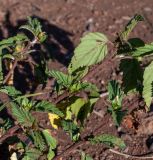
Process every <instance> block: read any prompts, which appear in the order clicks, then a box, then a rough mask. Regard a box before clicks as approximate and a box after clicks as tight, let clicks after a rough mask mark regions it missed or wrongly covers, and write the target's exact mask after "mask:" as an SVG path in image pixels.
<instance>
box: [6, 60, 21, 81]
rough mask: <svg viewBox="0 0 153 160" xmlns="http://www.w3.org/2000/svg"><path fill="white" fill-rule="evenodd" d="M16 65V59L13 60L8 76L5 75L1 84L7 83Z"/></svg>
mask: <svg viewBox="0 0 153 160" xmlns="http://www.w3.org/2000/svg"><path fill="white" fill-rule="evenodd" d="M17 63H18V61H17V59H15V61H14V64H13V66H12V68H11V70H10V71H9V72H8V74H7V75H6V77H5V79H4V81H3V84H5V83H7V82H8V80H9V78H10V76H11V75H12V74H13V72H14V69H15V68H16V66H17Z"/></svg>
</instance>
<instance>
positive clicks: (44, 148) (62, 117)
mask: <svg viewBox="0 0 153 160" xmlns="http://www.w3.org/2000/svg"><path fill="white" fill-rule="evenodd" d="M143 20H144V18H143V17H142V16H141V15H135V16H134V17H133V18H132V19H131V20H130V21H129V23H128V24H127V25H126V26H125V28H124V29H123V30H122V31H121V32H119V33H118V35H117V37H116V39H115V41H114V42H111V41H110V40H108V38H107V37H106V36H105V35H104V34H102V33H99V32H95V33H88V34H86V35H85V36H84V37H83V38H81V43H80V44H79V45H78V46H77V47H76V49H75V50H74V56H73V57H72V59H71V62H70V64H69V66H68V69H67V71H66V72H65V73H63V72H61V71H57V70H50V69H48V68H47V66H46V62H45V61H44V59H43V58H42V59H41V60H42V62H41V64H34V63H32V64H33V65H34V68H35V73H37V74H38V73H40V72H38V70H39V67H40V66H41V67H42V69H43V71H44V76H45V78H42V77H41V76H40V75H38V77H39V78H40V79H41V82H42V83H45V81H46V78H54V79H55V82H56V83H55V85H54V93H55V94H56V98H55V100H54V101H52V102H49V101H46V100H43V101H38V100H32V99H30V97H33V96H36V95H41V94H44V93H33V94H28V95H22V93H21V92H20V91H17V90H16V89H15V88H14V87H13V86H11V85H12V84H13V83H12V76H13V75H14V70H15V68H16V66H17V64H18V62H19V61H26V60H27V59H29V54H31V53H32V52H36V49H35V44H41V43H43V42H44V41H45V39H46V38H47V35H46V33H45V32H43V31H42V26H41V24H40V22H39V21H38V20H37V19H35V18H34V19H32V18H28V24H27V25H24V26H21V27H20V29H22V30H28V31H29V32H31V33H32V35H33V37H32V39H31V38H29V37H28V35H25V34H24V33H22V34H21V33H20V34H17V35H16V36H13V37H10V38H8V39H4V40H2V41H1V42H0V92H2V93H4V94H5V95H7V98H8V101H7V102H6V101H4V102H2V104H1V107H0V111H2V110H3V109H4V108H6V109H7V111H8V117H7V118H6V119H5V118H2V119H1V121H0V127H1V130H0V131H1V135H2V138H0V143H3V142H4V141H6V140H7V139H8V138H9V137H11V138H12V140H13V142H14V143H15V144H16V147H15V149H14V150H13V154H12V156H14V155H16V154H17V156H19V157H22V158H23V159H25V160H26V159H29V160H31V159H36V160H37V159H39V158H40V157H41V156H45V157H46V159H49V160H50V159H52V158H53V157H54V156H55V155H56V152H55V150H56V147H57V140H56V139H55V138H54V137H53V136H52V131H51V130H48V129H46V128H44V127H43V126H42V125H41V124H40V122H39V118H36V116H35V114H37V113H39V114H44V113H47V114H48V120H49V121H50V123H51V126H52V128H54V129H56V130H57V131H58V128H63V130H64V131H66V132H68V133H69V135H70V137H71V139H72V140H73V141H74V143H78V142H77V141H81V140H82V139H81V138H80V134H81V131H82V130H83V128H84V123H85V120H86V119H87V118H88V116H89V115H90V114H91V112H92V111H93V106H94V104H95V103H96V102H97V100H98V99H99V98H100V94H101V91H100V90H99V89H98V88H97V86H96V85H95V84H92V83H90V82H87V81H85V76H86V75H87V74H88V73H89V69H90V67H91V66H92V65H95V64H98V63H100V62H102V61H103V59H104V58H105V57H106V55H107V54H108V46H109V45H112V46H113V47H114V50H113V53H112V54H111V55H110V56H111V58H113V59H114V60H115V59H119V60H120V71H122V72H123V79H122V83H121V84H119V83H118V82H117V81H115V80H110V81H109V83H108V88H107V89H108V100H109V103H110V106H108V111H109V112H110V113H111V115H112V118H113V121H114V123H115V125H116V126H117V127H118V126H119V125H120V124H121V120H122V118H123V116H124V115H125V112H124V111H123V110H122V100H123V98H124V96H126V95H128V94H130V93H131V92H139V93H140V95H141V96H142V97H144V100H145V102H146V105H147V108H146V109H147V110H149V106H150V104H151V100H152V97H153V94H152V83H153V78H152V76H151V72H152V70H153V67H152V66H153V62H151V63H150V64H149V65H148V66H147V67H145V68H143V67H142V66H141V63H142V62H143V59H145V58H146V57H148V56H152V53H153V43H150V44H145V43H144V42H143V41H142V40H141V39H139V38H129V35H130V33H131V31H132V30H133V29H134V27H135V26H136V25H137V24H138V22H140V21H143ZM108 44H109V45H108ZM4 60H5V61H6V62H8V63H4ZM7 64H8V65H7ZM2 66H3V67H2ZM3 68H8V70H10V71H8V73H7V74H6V75H5V72H4V70H3ZM40 79H39V80H40ZM47 92H51V91H47ZM10 132H11V133H13V134H11V135H10V134H9V133H10ZM13 137H15V139H13ZM27 140H28V142H27ZM88 141H91V142H92V143H105V144H107V145H109V146H111V147H114V146H118V147H119V148H121V149H124V148H125V147H126V145H125V143H124V142H123V141H122V140H121V139H120V138H117V137H115V136H113V135H108V134H103V135H99V136H95V137H94V138H90V139H88ZM9 144H10V143H9ZM81 158H82V159H91V158H90V157H89V156H88V155H86V154H85V153H82V157H81Z"/></svg>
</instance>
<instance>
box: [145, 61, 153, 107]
mask: <svg viewBox="0 0 153 160" xmlns="http://www.w3.org/2000/svg"><path fill="white" fill-rule="evenodd" d="M152 72H153V62H151V63H150V64H149V65H148V66H147V67H146V68H145V70H144V75H143V98H144V100H145V102H146V105H147V107H150V104H151V101H152V97H153V76H152Z"/></svg>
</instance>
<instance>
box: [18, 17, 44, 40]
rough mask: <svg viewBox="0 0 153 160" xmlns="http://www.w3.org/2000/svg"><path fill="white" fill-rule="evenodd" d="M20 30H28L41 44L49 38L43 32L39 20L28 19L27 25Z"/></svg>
mask: <svg viewBox="0 0 153 160" xmlns="http://www.w3.org/2000/svg"><path fill="white" fill-rule="evenodd" d="M20 29H26V30H28V31H30V32H31V33H32V34H33V35H34V36H35V37H37V39H38V41H39V42H41V43H42V42H43V41H44V40H45V39H46V38H47V35H46V33H45V32H43V31H42V26H41V23H40V22H39V20H38V19H37V18H31V17H28V23H27V25H23V26H21V27H20Z"/></svg>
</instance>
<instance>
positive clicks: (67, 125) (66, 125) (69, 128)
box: [61, 120, 80, 141]
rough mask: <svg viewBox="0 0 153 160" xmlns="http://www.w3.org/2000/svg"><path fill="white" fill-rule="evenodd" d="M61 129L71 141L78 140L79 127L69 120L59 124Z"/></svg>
mask: <svg viewBox="0 0 153 160" xmlns="http://www.w3.org/2000/svg"><path fill="white" fill-rule="evenodd" d="M61 125H62V127H63V129H64V130H65V131H66V132H68V133H69V134H70V137H71V139H72V140H73V141H77V140H78V139H79V136H80V133H79V131H80V130H79V127H78V126H77V125H76V124H75V123H74V122H72V121H70V120H63V121H62V122H61Z"/></svg>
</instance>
